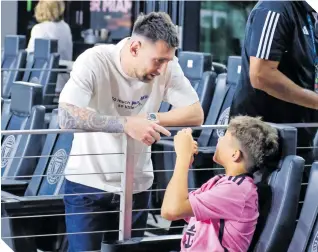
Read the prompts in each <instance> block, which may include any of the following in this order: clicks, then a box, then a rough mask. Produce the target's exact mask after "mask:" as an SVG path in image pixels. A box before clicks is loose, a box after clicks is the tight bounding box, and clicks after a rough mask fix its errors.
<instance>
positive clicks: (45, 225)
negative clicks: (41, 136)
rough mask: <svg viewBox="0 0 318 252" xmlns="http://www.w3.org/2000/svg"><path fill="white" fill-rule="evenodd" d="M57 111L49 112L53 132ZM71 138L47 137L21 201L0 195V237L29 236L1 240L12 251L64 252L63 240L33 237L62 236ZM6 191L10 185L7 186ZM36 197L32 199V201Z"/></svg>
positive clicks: (70, 135)
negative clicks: (56, 234) (64, 195)
mask: <svg viewBox="0 0 318 252" xmlns="http://www.w3.org/2000/svg"><path fill="white" fill-rule="evenodd" d="M58 127H59V126H58V111H57V109H55V110H53V112H52V117H51V123H50V128H51V129H57V128H58ZM72 140H73V134H71V133H61V134H56V133H52V134H48V135H47V136H46V141H45V144H44V147H43V150H42V153H41V158H40V160H39V162H38V164H37V166H36V169H35V171H34V174H33V175H34V176H33V177H32V179H31V181H30V182H29V183H28V185H27V188H26V191H25V194H24V196H23V197H19V196H17V195H14V194H12V193H10V192H8V191H3V189H2V191H1V203H2V209H1V215H2V225H1V228H2V230H1V231H2V237H12V236H22V235H27V236H29V235H30V236H32V237H30V238H19V239H5V238H2V239H3V240H4V241H5V242H6V243H7V244H8V246H10V247H11V248H12V249H13V250H14V251H28V252H36V251H37V249H40V250H43V251H65V250H63V249H62V248H61V246H63V245H65V244H64V243H63V242H64V241H65V239H64V238H63V236H48V237H40V238H37V237H36V236H34V235H36V234H54V233H65V224H64V216H63V214H64V203H63V196H61V194H63V192H64V176H63V175H61V174H64V168H65V166H66V163H67V160H68V156H69V153H70V150H71V146H72ZM6 186H7V188H9V187H10V185H9V184H8V183H7V185H6ZM35 196H36V197H35ZM51 214H52V215H54V214H62V215H58V216H53V217H29V218H17V219H10V217H14V216H25V215H27V216H36V215H51Z"/></svg>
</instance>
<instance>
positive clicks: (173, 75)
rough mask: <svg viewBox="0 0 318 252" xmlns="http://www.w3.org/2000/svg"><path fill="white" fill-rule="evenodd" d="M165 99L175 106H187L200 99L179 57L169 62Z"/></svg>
mask: <svg viewBox="0 0 318 252" xmlns="http://www.w3.org/2000/svg"><path fill="white" fill-rule="evenodd" d="M163 100H164V101H165V102H168V103H170V104H171V105H172V106H173V107H175V108H178V107H185V106H189V105H192V104H194V103H196V102H198V101H199V97H198V95H197V93H196V91H195V90H194V88H193V87H192V86H191V83H190V81H189V80H188V79H187V78H186V77H185V76H184V73H183V71H182V69H181V67H180V65H179V63H178V59H177V57H174V59H173V60H172V61H171V62H169V64H168V70H167V83H166V87H165V93H164V98H163Z"/></svg>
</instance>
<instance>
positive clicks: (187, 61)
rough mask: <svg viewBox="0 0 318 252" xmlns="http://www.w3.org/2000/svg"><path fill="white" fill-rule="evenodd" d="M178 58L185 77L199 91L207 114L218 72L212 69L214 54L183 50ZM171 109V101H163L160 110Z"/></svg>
mask: <svg viewBox="0 0 318 252" xmlns="http://www.w3.org/2000/svg"><path fill="white" fill-rule="evenodd" d="M178 59H179V64H180V67H181V69H182V71H183V73H184V75H185V77H187V79H188V80H189V81H190V83H191V85H192V86H193V88H194V89H195V91H196V92H197V93H198V96H199V100H200V102H201V104H202V108H203V111H204V114H206V113H207V111H208V109H209V106H210V103H211V99H212V95H213V92H214V87H215V79H216V73H214V72H212V71H211V68H212V55H211V54H209V53H200V52H186V51H182V52H180V53H179V57H178ZM170 109H171V105H170V104H169V103H167V102H162V104H161V106H160V109H159V112H167V111H169V110H170Z"/></svg>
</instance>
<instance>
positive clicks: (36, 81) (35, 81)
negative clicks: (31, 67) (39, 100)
mask: <svg viewBox="0 0 318 252" xmlns="http://www.w3.org/2000/svg"><path fill="white" fill-rule="evenodd" d="M30 82H32V83H35V84H39V83H40V81H39V78H38V77H32V78H31V80H30Z"/></svg>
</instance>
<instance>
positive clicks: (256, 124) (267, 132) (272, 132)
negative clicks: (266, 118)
mask: <svg viewBox="0 0 318 252" xmlns="http://www.w3.org/2000/svg"><path fill="white" fill-rule="evenodd" d="M228 131H229V132H230V133H231V134H232V136H234V137H235V138H236V139H237V140H238V141H239V143H240V145H241V148H242V152H243V156H244V154H245V155H246V160H247V164H248V172H254V171H255V170H256V169H258V168H261V167H262V166H263V165H264V162H265V161H266V160H267V159H270V158H271V157H273V156H275V155H276V154H277V152H278V151H279V136H278V132H277V130H276V129H275V128H273V127H272V126H270V125H269V124H267V123H265V122H263V121H262V120H261V118H260V117H250V116H236V117H233V118H232V119H231V121H230V124H229V127H228Z"/></svg>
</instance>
